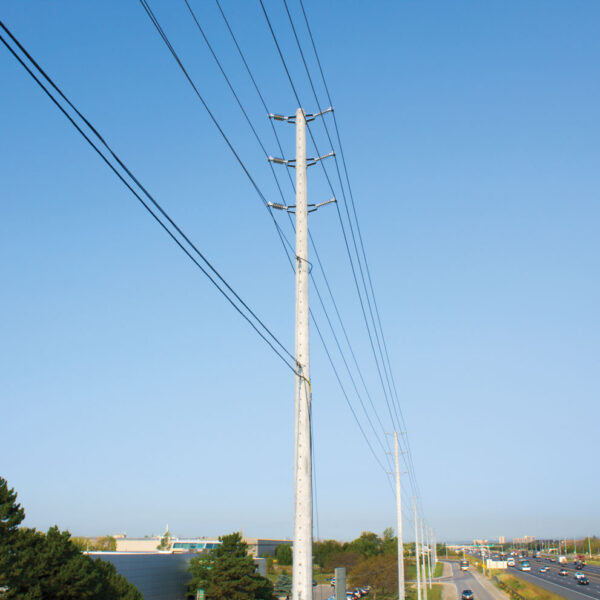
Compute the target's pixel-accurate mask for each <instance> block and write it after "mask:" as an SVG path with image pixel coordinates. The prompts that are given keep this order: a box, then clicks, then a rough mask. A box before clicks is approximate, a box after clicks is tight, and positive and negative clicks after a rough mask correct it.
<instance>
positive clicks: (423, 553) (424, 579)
mask: <svg viewBox="0 0 600 600" xmlns="http://www.w3.org/2000/svg"><path fill="white" fill-rule="evenodd" d="M424 543H425V536H424V535H423V519H421V560H422V562H423V598H424V599H425V600H427V566H426V564H425V550H424V549H423V544H424Z"/></svg>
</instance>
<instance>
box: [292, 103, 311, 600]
mask: <svg viewBox="0 0 600 600" xmlns="http://www.w3.org/2000/svg"><path fill="white" fill-rule="evenodd" d="M308 266H309V263H308V206H307V189H306V117H305V115H304V111H303V110H302V109H301V108H299V109H298V110H297V111H296V348H295V353H296V393H295V398H294V405H295V415H296V418H295V421H296V422H295V437H296V448H295V460H294V463H295V472H296V482H295V493H294V502H295V506H294V557H293V563H294V566H293V573H294V576H293V579H292V581H293V583H292V597H293V599H294V600H312V578H313V564H312V517H313V514H312V448H311V431H310V430H311V424H310V403H311V390H310V383H309V382H310V371H309V312H308Z"/></svg>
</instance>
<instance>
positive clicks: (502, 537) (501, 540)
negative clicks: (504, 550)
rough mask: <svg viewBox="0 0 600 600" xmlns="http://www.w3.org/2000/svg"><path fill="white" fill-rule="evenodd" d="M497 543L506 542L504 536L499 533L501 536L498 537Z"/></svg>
mask: <svg viewBox="0 0 600 600" xmlns="http://www.w3.org/2000/svg"><path fill="white" fill-rule="evenodd" d="M498 543H499V544H506V538H505V537H504V536H503V535H501V536H500V537H499V538H498Z"/></svg>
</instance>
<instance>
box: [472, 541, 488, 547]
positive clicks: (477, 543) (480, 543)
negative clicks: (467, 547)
mask: <svg viewBox="0 0 600 600" xmlns="http://www.w3.org/2000/svg"><path fill="white" fill-rule="evenodd" d="M473 545H474V546H487V545H488V541H487V540H473Z"/></svg>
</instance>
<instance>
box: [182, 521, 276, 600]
mask: <svg viewBox="0 0 600 600" xmlns="http://www.w3.org/2000/svg"><path fill="white" fill-rule="evenodd" d="M219 539H220V540H221V544H219V545H218V546H217V547H216V548H213V549H212V550H210V551H209V552H207V553H205V554H201V555H200V556H198V557H196V558H192V559H191V560H190V572H191V574H192V580H191V582H190V588H189V589H190V596H192V597H193V595H195V593H196V590H198V589H203V590H204V593H205V595H206V598H207V600H273V599H274V596H273V584H272V583H271V582H270V581H269V580H268V579H267V578H265V577H263V576H262V575H260V574H259V573H257V572H256V566H255V565H254V560H253V559H252V557H251V556H250V555H249V554H248V545H247V544H246V543H244V542H243V541H242V536H241V535H240V534H239V533H232V534H230V535H225V536H223V537H220V538H219Z"/></svg>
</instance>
